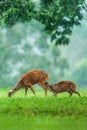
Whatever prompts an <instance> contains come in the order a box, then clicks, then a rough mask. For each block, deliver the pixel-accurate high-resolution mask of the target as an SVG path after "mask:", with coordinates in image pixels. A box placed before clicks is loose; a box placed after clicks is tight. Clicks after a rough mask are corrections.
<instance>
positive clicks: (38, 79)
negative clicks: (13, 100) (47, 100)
mask: <svg viewBox="0 0 87 130" xmlns="http://www.w3.org/2000/svg"><path fill="white" fill-rule="evenodd" d="M48 79H49V76H48V74H47V73H46V72H45V71H43V70H40V69H33V70H30V71H29V72H27V73H25V74H24V75H23V76H22V77H21V78H20V79H19V81H18V83H17V85H16V87H15V88H14V89H12V90H10V91H9V92H8V96H9V97H10V96H12V95H13V94H14V93H15V92H17V91H18V90H20V89H22V88H24V89H25V96H26V95H27V90H28V88H30V89H31V91H32V92H33V94H35V91H34V87H33V85H34V84H39V85H40V86H41V87H42V88H43V89H44V91H45V96H47V87H46V85H45V82H46V81H47V80H48Z"/></svg>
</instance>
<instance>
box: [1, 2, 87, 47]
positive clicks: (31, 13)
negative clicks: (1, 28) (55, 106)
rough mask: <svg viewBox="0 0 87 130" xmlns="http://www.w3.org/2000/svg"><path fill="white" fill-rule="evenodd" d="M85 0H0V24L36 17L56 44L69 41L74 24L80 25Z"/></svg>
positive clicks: (12, 23)
mask: <svg viewBox="0 0 87 130" xmlns="http://www.w3.org/2000/svg"><path fill="white" fill-rule="evenodd" d="M82 10H86V3H85V0H41V1H40V3H39V4H36V3H34V2H31V1H30V0H21V1H20V0H15V1H13V0H1V2H0V24H4V23H5V24H7V25H14V24H15V23H16V22H26V21H30V20H31V19H36V20H38V21H40V22H41V23H42V24H43V25H44V30H45V31H46V32H47V33H48V34H49V36H50V38H51V41H53V42H54V43H55V44H56V45H58V44H59V45H61V44H63V45H66V44H68V43H69V38H70V35H71V34H72V29H73V26H74V25H80V21H81V20H82V19H83V13H82Z"/></svg>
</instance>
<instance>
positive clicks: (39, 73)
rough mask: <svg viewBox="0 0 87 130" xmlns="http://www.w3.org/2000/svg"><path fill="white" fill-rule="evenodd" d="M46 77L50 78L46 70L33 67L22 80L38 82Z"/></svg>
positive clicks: (32, 82)
mask: <svg viewBox="0 0 87 130" xmlns="http://www.w3.org/2000/svg"><path fill="white" fill-rule="evenodd" d="M46 78H48V74H47V73H46V72H44V71H43V70H40V69H33V70H31V71H28V72H27V73H25V74H24V75H23V76H22V77H21V79H20V80H22V81H24V82H26V83H31V84H36V83H39V82H41V81H42V80H44V79H46Z"/></svg>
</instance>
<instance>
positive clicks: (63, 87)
mask: <svg viewBox="0 0 87 130" xmlns="http://www.w3.org/2000/svg"><path fill="white" fill-rule="evenodd" d="M53 88H54V89H55V90H56V91H60V92H64V91H69V90H72V89H76V84H75V83H74V82H72V81H61V82H59V83H57V84H55V85H53Z"/></svg>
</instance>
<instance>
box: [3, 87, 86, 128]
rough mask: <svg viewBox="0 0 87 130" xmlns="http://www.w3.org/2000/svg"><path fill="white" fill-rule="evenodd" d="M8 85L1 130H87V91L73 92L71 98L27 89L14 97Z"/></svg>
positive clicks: (4, 94) (4, 93) (4, 96)
mask: <svg viewBox="0 0 87 130" xmlns="http://www.w3.org/2000/svg"><path fill="white" fill-rule="evenodd" d="M7 93H8V89H0V130H15V129H17V130H18V129H19V130H28V129H30V130H86V127H87V91H81V92H80V93H81V97H78V96H77V95H75V94H73V96H72V97H71V98H70V97H69V95H68V94H67V93H62V94H59V95H58V96H57V98H55V97H52V94H51V93H48V97H45V96H44V92H43V91H38V90H36V94H37V97H34V96H33V94H32V93H31V92H30V91H29V92H28V95H27V96H26V97H25V96H24V90H21V91H19V92H18V93H16V94H15V95H14V96H13V97H12V98H9V97H8V96H7Z"/></svg>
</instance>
